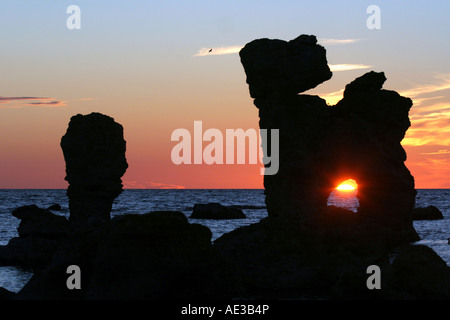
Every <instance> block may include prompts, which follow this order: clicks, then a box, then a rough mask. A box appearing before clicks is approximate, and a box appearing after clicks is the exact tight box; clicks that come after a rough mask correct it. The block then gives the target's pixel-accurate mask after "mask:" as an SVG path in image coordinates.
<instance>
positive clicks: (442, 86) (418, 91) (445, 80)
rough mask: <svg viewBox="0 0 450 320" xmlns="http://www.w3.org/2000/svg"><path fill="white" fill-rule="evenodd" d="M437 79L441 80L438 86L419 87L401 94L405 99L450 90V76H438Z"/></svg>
mask: <svg viewBox="0 0 450 320" xmlns="http://www.w3.org/2000/svg"><path fill="white" fill-rule="evenodd" d="M436 79H438V80H439V82H438V83H437V84H431V85H425V86H419V87H416V88H412V89H409V90H405V91H401V92H400V94H401V95H402V96H405V97H410V98H414V97H417V96H419V95H422V94H427V93H433V92H436V91H442V90H447V89H450V74H441V75H438V76H436Z"/></svg>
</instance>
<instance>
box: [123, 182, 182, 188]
mask: <svg viewBox="0 0 450 320" xmlns="http://www.w3.org/2000/svg"><path fill="white" fill-rule="evenodd" d="M123 186H124V188H125V189H185V188H186V187H185V186H181V185H177V184H170V183H163V182H152V181H146V182H137V181H123Z"/></svg>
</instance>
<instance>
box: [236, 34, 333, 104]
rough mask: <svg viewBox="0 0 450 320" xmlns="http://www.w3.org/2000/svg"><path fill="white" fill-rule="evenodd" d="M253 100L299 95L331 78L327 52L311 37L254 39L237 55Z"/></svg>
mask: <svg viewBox="0 0 450 320" xmlns="http://www.w3.org/2000/svg"><path fill="white" fill-rule="evenodd" d="M239 55H240V58H241V63H242V65H243V66H244V70H245V73H246V75H247V83H248V84H249V89H250V95H251V97H253V98H259V97H266V96H268V95H274V94H275V95H285V94H298V93H301V92H304V91H306V90H309V89H312V88H314V87H316V86H317V85H319V84H320V83H322V82H324V81H326V80H328V79H330V78H331V76H332V73H331V71H330V68H329V67H328V64H327V59H326V50H325V48H324V47H322V46H321V45H318V44H317V39H316V37H315V36H313V35H300V36H299V37H297V38H295V39H293V40H291V41H288V42H287V41H283V40H278V39H275V40H274V39H267V38H264V39H257V40H253V41H251V42H249V43H247V44H246V45H245V47H244V48H242V49H241V51H240V52H239Z"/></svg>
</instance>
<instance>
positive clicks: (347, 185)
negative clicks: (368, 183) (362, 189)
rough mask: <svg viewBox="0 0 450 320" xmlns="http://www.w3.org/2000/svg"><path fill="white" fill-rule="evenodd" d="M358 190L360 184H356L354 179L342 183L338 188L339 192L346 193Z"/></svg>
mask: <svg viewBox="0 0 450 320" xmlns="http://www.w3.org/2000/svg"><path fill="white" fill-rule="evenodd" d="M356 189H358V184H357V183H356V181H355V180H353V179H348V180H345V181H342V182H341V183H340V184H339V185H338V186H337V187H336V190H339V191H344V192H348V191H354V190H356Z"/></svg>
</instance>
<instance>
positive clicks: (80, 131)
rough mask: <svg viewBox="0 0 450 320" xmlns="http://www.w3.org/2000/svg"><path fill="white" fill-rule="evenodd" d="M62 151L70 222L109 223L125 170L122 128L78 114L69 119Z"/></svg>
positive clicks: (101, 118) (105, 119)
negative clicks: (67, 185) (67, 183)
mask: <svg viewBox="0 0 450 320" xmlns="http://www.w3.org/2000/svg"><path fill="white" fill-rule="evenodd" d="M61 148H62V150H63V154H64V159H65V161H66V178H65V179H66V180H67V182H69V187H68V189H67V195H68V197H69V209H70V219H69V220H70V222H71V223H74V224H81V225H86V224H95V223H97V222H102V221H108V220H109V219H110V213H111V208H112V204H113V201H114V199H115V198H116V197H117V196H118V195H119V194H120V193H121V192H122V180H121V177H122V176H123V174H124V173H125V171H126V169H127V168H128V164H127V161H126V158H125V150H126V142H125V140H124V138H123V127H122V125H120V124H119V123H117V122H115V121H114V119H113V118H111V117H108V116H106V115H103V114H100V113H91V114H89V115H81V114H78V115H76V116H73V117H72V118H71V119H70V123H69V127H68V129H67V132H66V134H65V135H64V136H63V137H62V139H61Z"/></svg>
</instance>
